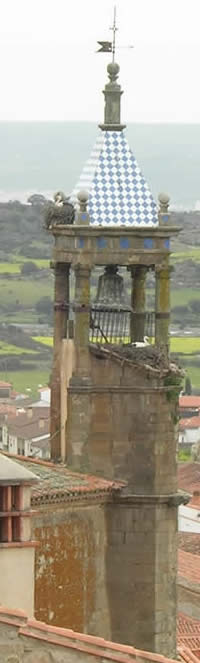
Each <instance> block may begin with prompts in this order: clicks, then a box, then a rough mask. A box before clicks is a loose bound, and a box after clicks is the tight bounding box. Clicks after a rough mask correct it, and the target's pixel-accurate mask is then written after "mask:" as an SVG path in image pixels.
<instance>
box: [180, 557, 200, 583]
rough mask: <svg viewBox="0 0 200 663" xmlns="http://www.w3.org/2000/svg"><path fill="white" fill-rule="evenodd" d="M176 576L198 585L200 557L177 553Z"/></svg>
mask: <svg viewBox="0 0 200 663" xmlns="http://www.w3.org/2000/svg"><path fill="white" fill-rule="evenodd" d="M178 575H179V576H181V577H182V578H186V580H189V581H191V582H193V583H198V584H200V556H199V555H193V554H192V553H189V552H185V550H179V551H178Z"/></svg>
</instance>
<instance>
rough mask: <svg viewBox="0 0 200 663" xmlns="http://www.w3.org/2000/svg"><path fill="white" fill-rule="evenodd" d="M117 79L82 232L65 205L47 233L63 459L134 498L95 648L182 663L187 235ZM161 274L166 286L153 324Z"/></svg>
mask: <svg viewBox="0 0 200 663" xmlns="http://www.w3.org/2000/svg"><path fill="white" fill-rule="evenodd" d="M107 69H108V74H109V79H110V80H109V83H108V84H107V85H106V87H105V90H104V96H105V114H104V123H103V124H102V125H100V133H99V135H98V137H97V140H96V143H95V146H94V149H93V150H92V153H91V156H90V159H89V160H88V162H87V163H86V165H85V167H84V169H83V173H82V175H81V177H80V180H79V182H78V183H77V186H76V187H75V189H74V191H73V192H72V195H71V203H72V204H73V205H74V206H75V208H76V215H75V222H74V224H73V225H68V223H67V217H66V223H65V220H64V208H63V212H62V222H60V218H61V217H60V210H58V208H57V207H56V205H54V207H53V208H51V224H48V225H50V232H51V233H52V234H53V236H54V240H55V247H54V251H53V267H54V271H55V332H54V334H55V336H54V363H53V372H52V384H51V387H52V419H51V425H52V431H51V434H52V457H53V458H54V459H55V461H59V460H60V459H61V458H62V460H64V461H65V462H67V464H68V466H69V467H71V468H72V469H73V470H78V471H81V472H87V473H88V472H91V473H92V474H98V475H100V476H102V477H105V478H108V479H112V480H120V481H122V482H123V485H124V488H123V489H121V491H119V495H118V497H117V498H116V497H115V499H114V501H113V499H112V497H111V498H110V502H109V504H106V506H105V522H106V540H105V573H106V578H107V589H106V591H107V601H108V605H109V624H108V625H107V631H106V633H99V632H98V628H97V635H101V636H103V637H107V638H110V639H111V640H114V641H115V642H122V643H127V644H131V645H134V646H135V647H138V648H141V649H143V650H149V651H154V652H159V653H162V654H164V655H165V656H169V657H171V658H172V657H174V656H175V653H176V546H177V543H176V534H177V507H178V505H179V503H180V501H181V498H180V497H179V495H178V493H177V481H176V416H177V411H176V410H177V402H178V393H179V388H180V380H181V376H180V373H179V370H178V368H177V367H176V366H175V365H174V364H171V363H170V356H169V323H170V266H169V257H170V238H171V237H172V236H173V235H175V234H176V233H177V232H178V228H177V227H175V226H172V225H171V224H170V213H169V197H168V196H167V195H166V194H163V193H162V194H160V196H159V206H158V209H157V205H156V203H155V202H154V200H153V197H152V194H151V192H150V190H149V187H148V184H147V183H146V181H145V179H144V177H143V175H142V173H141V170H140V168H139V166H138V163H137V161H136V159H135V157H134V155H133V153H132V151H131V149H130V147H129V145H128V142H127V139H126V135H125V132H124V125H122V124H121V119H120V98H121V94H122V93H121V88H120V86H119V85H118V83H117V82H116V77H117V75H118V73H119V66H118V65H117V64H116V63H115V62H112V63H111V64H110V65H108V68H107ZM95 268H98V275H99V278H98V286H97V288H96V293H95V295H94V296H93V297H92V296H91V278H92V276H93V274H94V269H95ZM149 272H151V273H152V274H153V276H154V284H155V285H154V291H153V294H154V306H153V308H152V310H151V311H150V310H148V307H147V303H146V301H147V297H146V295H147V278H148V274H149ZM70 274H73V277H74V284H75V285H74V293H73V294H71V289H70V287H69V281H70ZM125 286H126V287H125ZM146 337H148V338H146ZM63 347H65V355H64V354H63ZM70 348H71V351H70ZM70 352H71V354H70ZM72 354H73V357H72ZM64 356H65V361H66V363H67V365H68V373H67V377H66V379H65V382H64V383H63V382H62V379H61V375H62V372H63V370H64V367H63V366H64V363H63V362H64ZM63 390H65V393H66V403H67V405H66V409H65V418H64V420H63V419H62V412H61V408H60V401H61V395H62V393H64V392H63ZM63 430H65V437H64V441H63V437H62V435H61V433H62V431H63ZM96 601H97V604H98V601H100V598H99V596H98V588H97V590H96ZM102 609H103V606H101V605H100V603H99V610H102Z"/></svg>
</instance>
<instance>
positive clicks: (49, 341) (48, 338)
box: [33, 336, 53, 347]
mask: <svg viewBox="0 0 200 663" xmlns="http://www.w3.org/2000/svg"><path fill="white" fill-rule="evenodd" d="M33 340H34V341H38V343H44V345H49V346H50V347H52V346H53V337H52V336H33Z"/></svg>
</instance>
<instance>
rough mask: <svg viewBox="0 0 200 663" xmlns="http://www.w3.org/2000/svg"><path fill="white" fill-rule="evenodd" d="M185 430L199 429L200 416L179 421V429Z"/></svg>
mask: <svg viewBox="0 0 200 663" xmlns="http://www.w3.org/2000/svg"><path fill="white" fill-rule="evenodd" d="M186 428H190V429H192V428H200V416H199V417H189V418H185V419H180V420H179V429H180V430H185V429H186Z"/></svg>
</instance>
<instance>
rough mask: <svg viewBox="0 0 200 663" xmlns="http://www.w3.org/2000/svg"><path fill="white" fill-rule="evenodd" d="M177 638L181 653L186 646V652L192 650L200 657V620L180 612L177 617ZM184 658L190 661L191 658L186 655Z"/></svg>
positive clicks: (189, 652)
mask: <svg viewBox="0 0 200 663" xmlns="http://www.w3.org/2000/svg"><path fill="white" fill-rule="evenodd" d="M177 640H178V646H179V650H180V653H181V649H182V647H183V648H184V649H185V648H186V654H187V650H188V655H190V654H191V652H192V654H193V655H195V656H196V657H197V658H200V621H199V620H198V619H193V618H191V617H188V616H187V615H184V614H183V613H181V612H180V613H179V615H178V619H177ZM184 660H185V661H188V663H189V661H190V660H191V658H188V659H187V656H186V657H184Z"/></svg>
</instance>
